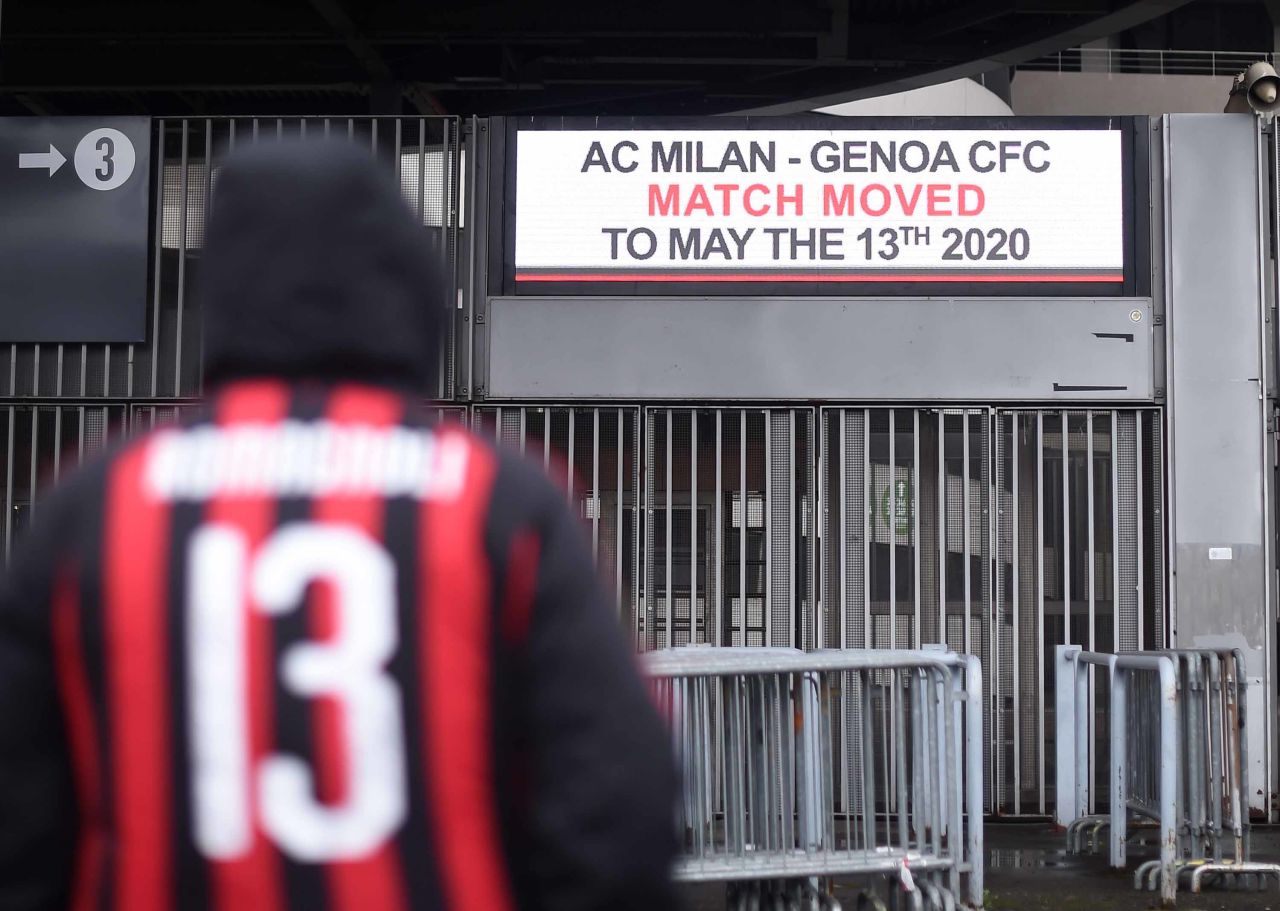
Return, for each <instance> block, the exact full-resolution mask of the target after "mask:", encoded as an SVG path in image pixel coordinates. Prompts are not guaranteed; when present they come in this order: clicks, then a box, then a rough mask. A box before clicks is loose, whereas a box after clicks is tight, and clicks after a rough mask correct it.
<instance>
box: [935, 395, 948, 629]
mask: <svg viewBox="0 0 1280 911" xmlns="http://www.w3.org/2000/svg"><path fill="white" fill-rule="evenodd" d="M947 518H948V517H947V416H946V414H945V413H944V412H943V411H942V410H941V409H939V410H938V624H939V629H940V631H941V636H940V638H941V640H942V641H943V642H946V643H948V644H949V643H950V642H951V639H950V637H949V636H948V635H947Z"/></svg>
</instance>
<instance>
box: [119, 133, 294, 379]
mask: <svg viewBox="0 0 1280 911" xmlns="http://www.w3.org/2000/svg"><path fill="white" fill-rule="evenodd" d="M304 124H305V121H304ZM304 135H305V133H304ZM212 196H213V120H212V119H207V120H205V122H204V201H203V204H202V208H201V210H200V211H201V213H202V214H201V217H202V218H203V219H204V221H203V223H202V225H201V229H200V246H201V247H203V246H204V244H205V240H206V239H207V238H208V236H209V234H208V229H209V200H210V199H211V198H212ZM179 344H181V341H179ZM196 357H197V358H198V361H197V367H198V368H199V369H198V370H197V371H196V384H197V391H198V392H200V393H203V392H204V345H199V346H198V347H197V350H196ZM129 389H130V392H129V394H130V395H132V394H133V391H132V390H133V346H132V345H130V346H129Z"/></svg>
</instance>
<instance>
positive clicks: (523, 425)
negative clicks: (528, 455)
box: [520, 408, 529, 455]
mask: <svg viewBox="0 0 1280 911" xmlns="http://www.w3.org/2000/svg"><path fill="white" fill-rule="evenodd" d="M528 435H529V409H528V408H521V409H520V454H521V455H524V453H525V448H526V446H527V443H528V440H527V437H528Z"/></svg>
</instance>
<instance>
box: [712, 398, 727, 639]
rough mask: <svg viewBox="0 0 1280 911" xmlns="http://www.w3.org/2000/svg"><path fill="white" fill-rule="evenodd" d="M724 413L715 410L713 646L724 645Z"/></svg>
mask: <svg viewBox="0 0 1280 911" xmlns="http://www.w3.org/2000/svg"><path fill="white" fill-rule="evenodd" d="M723 450H724V412H723V411H720V410H719V409H716V502H715V510H716V511H715V516H716V518H715V526H714V528H715V541H716V556H715V561H716V563H715V566H716V591H715V600H716V607H715V621H716V629H715V635H714V636H712V637H710V638H711V642H712V644H713V645H724V644H725V643H724V518H723V516H721V514H720V513H721V510H722V508H723V505H722V504H723V503H724V488H723V478H722V474H723V465H722V464H721V458H722V457H723V455H724V451H723Z"/></svg>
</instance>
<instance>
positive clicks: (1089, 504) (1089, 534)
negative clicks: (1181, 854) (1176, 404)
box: [1084, 409, 1098, 813]
mask: <svg viewBox="0 0 1280 911" xmlns="http://www.w3.org/2000/svg"><path fill="white" fill-rule="evenodd" d="M1084 439H1085V450H1084V452H1085V460H1084V477H1085V483H1084V486H1085V499H1086V503H1085V521H1086V522H1087V523H1088V526H1089V527H1088V528H1087V529H1086V530H1085V554H1086V557H1085V559H1086V560H1088V565H1087V566H1086V568H1085V578H1086V579H1087V580H1088V581H1087V582H1086V585H1087V586H1088V591H1089V594H1088V603H1089V651H1091V652H1092V651H1096V650H1097V647H1098V643H1097V639H1096V628H1095V623H1094V620H1095V618H1094V609H1095V604H1094V579H1093V572H1094V565H1095V564H1096V563H1097V555H1096V554H1095V553H1094V540H1093V410H1092V409H1090V410H1088V411H1086V412H1085V414H1084ZM1095 683H1096V681H1095V679H1094V674H1093V668H1092V666H1091V667H1090V668H1089V812H1090V813H1092V812H1094V810H1095V808H1096V803H1097V800H1096V796H1097V795H1096V788H1095V787H1094V782H1095V781H1096V780H1097V779H1096V776H1095V768H1096V760H1097V738H1096V737H1094V720H1095V719H1094V705H1095V697H1096V686H1095Z"/></svg>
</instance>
